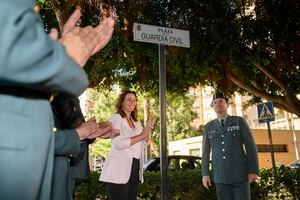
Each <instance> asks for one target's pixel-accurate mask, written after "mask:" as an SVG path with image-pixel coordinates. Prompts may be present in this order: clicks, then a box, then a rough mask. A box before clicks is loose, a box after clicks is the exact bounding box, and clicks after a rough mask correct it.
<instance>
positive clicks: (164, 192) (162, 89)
mask: <svg viewBox="0 0 300 200" xmlns="http://www.w3.org/2000/svg"><path fill="white" fill-rule="evenodd" d="M158 48H159V82H160V83H159V103H160V163H161V165H160V173H161V199H162V200H168V177H167V173H168V159H167V126H166V46H165V45H163V44H159V45H158Z"/></svg>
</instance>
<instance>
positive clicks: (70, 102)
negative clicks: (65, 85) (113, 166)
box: [51, 96, 89, 200]
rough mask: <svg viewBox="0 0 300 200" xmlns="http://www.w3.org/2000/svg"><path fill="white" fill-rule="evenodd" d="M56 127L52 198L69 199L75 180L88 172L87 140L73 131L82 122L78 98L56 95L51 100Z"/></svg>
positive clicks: (55, 199)
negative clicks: (81, 138)
mask: <svg viewBox="0 0 300 200" xmlns="http://www.w3.org/2000/svg"><path fill="white" fill-rule="evenodd" d="M52 108H53V110H54V114H55V115H54V116H55V121H56V128H57V129H58V131H57V132H56V134H55V162H54V173H53V181H52V182H53V184H52V195H51V198H52V199H53V200H69V199H71V198H72V194H73V190H74V186H75V179H79V178H83V177H85V176H87V175H88V173H89V165H88V142H87V140H83V141H80V139H79V137H78V134H77V132H76V131H75V130H74V129H75V128H76V127H77V126H78V125H79V124H80V123H81V122H83V121H84V117H83V115H82V112H81V109H80V105H79V100H78V99H77V98H72V99H70V98H67V99H64V98H63V97H61V96H59V97H57V98H56V99H55V100H54V101H53V103H52Z"/></svg>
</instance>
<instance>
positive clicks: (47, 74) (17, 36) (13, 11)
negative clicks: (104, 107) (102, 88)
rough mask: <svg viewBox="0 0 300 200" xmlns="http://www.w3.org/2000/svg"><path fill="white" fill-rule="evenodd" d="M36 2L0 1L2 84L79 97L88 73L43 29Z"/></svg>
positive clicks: (27, 0) (84, 87)
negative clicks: (36, 12) (35, 10)
mask: <svg viewBox="0 0 300 200" xmlns="http://www.w3.org/2000/svg"><path fill="white" fill-rule="evenodd" d="M33 3H34V1H29V0H24V1H23V0H11V1H0V13H1V14H0V26H1V32H0V44H1V49H0V80H1V82H2V83H3V84H5V83H6V82H8V83H7V84H10V85H12V84H13V85H15V86H20V87H27V88H31V89H36V90H43V91H48V92H62V93H67V94H70V95H74V96H78V95H80V94H81V93H82V92H83V91H84V90H85V89H86V87H87V86H88V80H87V77H86V74H85V72H84V71H83V69H81V68H80V66H79V65H78V64H77V63H75V61H74V60H73V59H71V58H70V57H69V56H68V55H67V53H66V51H65V48H64V47H63V45H61V44H59V43H58V42H56V41H53V40H52V39H51V38H50V37H49V36H48V35H47V34H46V33H45V30H44V29H43V26H42V24H41V21H40V17H39V15H37V14H35V13H34V11H33V7H34V4H33Z"/></svg>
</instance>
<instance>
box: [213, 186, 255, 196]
mask: <svg viewBox="0 0 300 200" xmlns="http://www.w3.org/2000/svg"><path fill="white" fill-rule="evenodd" d="M216 192H217V197H218V200H250V199H251V198H250V184H249V183H248V182H241V183H233V184H216Z"/></svg>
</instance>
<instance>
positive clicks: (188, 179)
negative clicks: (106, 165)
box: [74, 166, 300, 200]
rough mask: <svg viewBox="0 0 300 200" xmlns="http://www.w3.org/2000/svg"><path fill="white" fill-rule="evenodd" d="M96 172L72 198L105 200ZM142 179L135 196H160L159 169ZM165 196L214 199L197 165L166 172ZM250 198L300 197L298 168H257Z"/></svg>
mask: <svg viewBox="0 0 300 200" xmlns="http://www.w3.org/2000/svg"><path fill="white" fill-rule="evenodd" d="M99 176H100V173H99V172H92V174H91V175H90V176H89V177H88V178H86V179H83V180H82V181H80V182H79V183H78V184H77V186H76V190H75V196H74V200H95V199H99V200H105V199H108V198H107V192H106V188H105V184H104V183H102V182H99ZM144 179H145V181H144V183H143V184H141V185H140V187H139V195H138V196H139V198H140V199H144V200H156V199H161V191H160V183H161V181H160V173H156V172H147V171H146V172H145V173H144ZM168 188H169V190H168V197H169V199H170V200H199V199H205V200H206V199H209V200H216V199H217V198H216V193H215V191H214V189H213V188H212V189H210V190H207V189H205V188H204V187H203V186H202V177H201V171H200V169H194V170H185V171H182V170H177V171H169V172H168ZM251 199H253V200H267V199H268V200H270V199H272V200H279V199H291V200H300V169H290V168H289V167H285V166H280V167H276V168H275V169H262V170H260V178H259V180H258V181H257V182H256V183H253V184H251Z"/></svg>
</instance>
